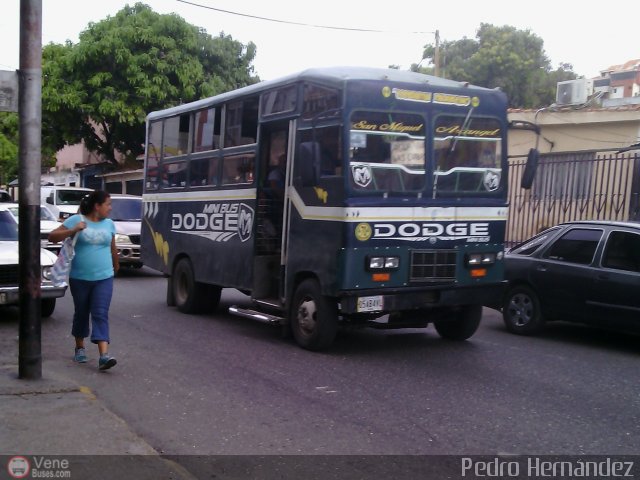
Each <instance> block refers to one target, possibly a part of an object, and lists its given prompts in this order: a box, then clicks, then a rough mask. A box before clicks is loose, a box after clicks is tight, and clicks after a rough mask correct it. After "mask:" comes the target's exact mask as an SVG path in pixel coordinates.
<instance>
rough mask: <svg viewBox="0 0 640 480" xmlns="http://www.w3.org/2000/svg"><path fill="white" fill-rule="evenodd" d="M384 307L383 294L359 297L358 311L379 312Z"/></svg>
mask: <svg viewBox="0 0 640 480" xmlns="http://www.w3.org/2000/svg"><path fill="white" fill-rule="evenodd" d="M383 309H384V301H383V296H382V295H376V296H375V297H358V312H378V311H380V310H383Z"/></svg>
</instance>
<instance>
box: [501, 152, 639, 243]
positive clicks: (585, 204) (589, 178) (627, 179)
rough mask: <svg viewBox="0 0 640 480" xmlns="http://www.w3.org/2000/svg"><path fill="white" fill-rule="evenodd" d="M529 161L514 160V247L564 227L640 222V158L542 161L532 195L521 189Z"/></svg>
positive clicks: (584, 156) (561, 156) (571, 156)
mask: <svg viewBox="0 0 640 480" xmlns="http://www.w3.org/2000/svg"><path fill="white" fill-rule="evenodd" d="M525 161H526V160H525V159H523V158H517V159H510V161H509V162H510V173H509V176H510V180H509V183H510V194H509V219H508V221H507V232H506V243H507V245H508V246H512V245H514V244H516V243H518V242H521V241H523V240H525V239H527V238H528V237H530V236H532V235H534V234H536V233H538V232H540V231H541V230H544V229H545V228H547V227H551V226H553V225H556V224H558V223H561V222H568V221H573V220H621V221H627V220H633V221H640V154H638V153H637V151H635V152H631V153H625V154H611V153H602V152H598V151H588V152H567V153H550V154H543V155H540V161H539V163H538V170H537V172H536V177H535V180H534V182H533V186H532V188H531V189H530V190H524V189H522V188H520V179H521V178H522V172H523V170H524V166H525Z"/></svg>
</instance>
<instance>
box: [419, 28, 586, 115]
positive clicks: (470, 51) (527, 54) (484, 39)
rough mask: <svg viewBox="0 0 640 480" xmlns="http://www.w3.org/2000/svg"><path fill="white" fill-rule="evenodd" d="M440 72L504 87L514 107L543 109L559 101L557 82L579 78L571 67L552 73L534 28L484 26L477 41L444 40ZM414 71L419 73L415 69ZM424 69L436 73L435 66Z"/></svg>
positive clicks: (427, 55)
mask: <svg viewBox="0 0 640 480" xmlns="http://www.w3.org/2000/svg"><path fill="white" fill-rule="evenodd" d="M435 53H436V50H435V45H433V44H430V45H426V46H425V50H424V53H423V59H429V60H430V62H431V64H432V65H433V61H434V58H435ZM440 59H441V61H440V70H441V75H442V76H444V77H446V78H452V79H455V80H460V81H466V82H469V83H472V84H474V85H479V86H482V87H487V88H500V89H501V90H502V91H504V92H505V93H506V94H507V96H508V98H509V105H510V106H511V107H514V108H538V107H542V106H548V105H550V104H552V103H553V102H554V101H555V92H556V83H557V82H560V81H563V80H570V79H574V78H576V74H575V73H574V72H573V67H572V66H571V65H570V64H561V65H560V66H559V67H558V68H557V69H556V70H555V71H552V69H551V65H550V62H549V59H548V58H547V56H546V55H545V53H544V42H543V40H542V39H541V38H540V37H538V36H537V35H535V34H533V33H532V32H531V31H529V30H518V29H516V28H514V27H510V26H502V27H496V26H493V25H490V24H486V23H483V24H481V25H480V28H479V29H478V32H477V35H476V39H475V40H474V39H469V38H466V37H465V38H463V39H461V40H456V41H445V42H443V43H442V45H441V46H440ZM412 69H413V70H418V69H419V68H418V66H417V65H414V66H413V67H412ZM422 71H426V72H427V73H433V71H434V68H433V67H431V68H425V69H422Z"/></svg>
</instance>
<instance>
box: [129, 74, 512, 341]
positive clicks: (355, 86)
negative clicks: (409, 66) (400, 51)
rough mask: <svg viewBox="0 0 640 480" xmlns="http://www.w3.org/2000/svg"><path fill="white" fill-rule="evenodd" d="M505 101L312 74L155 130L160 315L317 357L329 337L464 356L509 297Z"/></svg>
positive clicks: (437, 86)
mask: <svg viewBox="0 0 640 480" xmlns="http://www.w3.org/2000/svg"><path fill="white" fill-rule="evenodd" d="M507 127H508V125H507V99H506V96H505V94H504V93H502V92H500V91H499V90H494V89H486V88H480V87H475V86H472V85H469V84H467V83H462V82H457V81H452V80H446V79H442V78H438V77H432V76H427V75H423V74H418V73H413V72H406V71H399V70H386V69H370V68H322V69H310V70H306V71H303V72H301V73H297V74H295V75H291V76H288V77H284V78H281V79H277V80H272V81H266V82H262V83H259V84H256V85H251V86H248V87H245V88H241V89H238V90H235V91H232V92H228V93H224V94H221V95H218V96H215V97H211V98H207V99H203V100H199V101H196V102H193V103H189V104H185V105H180V106H177V107H173V108H169V109H166V110H163V111H158V112H153V113H150V114H149V115H148V117H147V142H146V155H145V157H146V158H145V180H144V196H143V197H144V221H143V228H142V247H141V248H142V260H143V262H144V264H145V265H148V266H150V267H151V268H154V269H157V270H159V271H161V272H163V273H164V274H166V275H167V277H168V282H167V303H168V305H169V306H176V307H177V308H178V309H179V310H180V311H182V312H185V313H196V312H207V311H212V310H213V309H215V308H216V307H217V305H218V302H219V299H220V290H221V289H222V288H227V287H230V288H236V289H238V290H240V291H242V292H244V293H246V294H248V295H250V296H251V299H252V301H253V307H252V308H250V309H247V308H235V307H234V308H231V309H230V311H231V312H233V313H235V314H238V315H242V316H247V317H251V318H256V319H259V320H263V321H268V322H274V323H278V324H281V325H282V326H283V327H284V328H285V329H286V331H290V332H292V333H293V336H294V337H295V339H296V341H297V342H298V344H299V345H300V346H302V347H304V348H307V349H311V350H316V349H322V348H326V347H328V346H329V345H330V344H331V342H332V341H333V339H334V337H335V335H336V332H337V330H338V328H339V326H340V325H352V326H369V327H375V328H407V327H412V328H413V327H426V326H427V325H428V324H429V323H433V324H434V326H435V329H436V330H437V332H438V333H439V334H440V335H441V336H442V337H444V338H449V339H456V340H464V339H467V338H469V337H470V336H472V335H473V333H474V332H475V331H476V329H477V327H478V324H479V322H480V318H481V313H482V307H481V306H482V305H483V304H487V302H488V301H489V299H491V298H498V297H499V296H500V294H501V291H502V288H503V263H502V260H503V248H504V236H505V225H506V220H507V187H508V171H507Z"/></svg>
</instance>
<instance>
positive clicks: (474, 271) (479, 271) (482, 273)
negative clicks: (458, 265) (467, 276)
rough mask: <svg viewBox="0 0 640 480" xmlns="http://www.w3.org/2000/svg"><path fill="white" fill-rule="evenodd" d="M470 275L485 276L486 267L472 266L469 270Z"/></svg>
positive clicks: (475, 276)
mask: <svg viewBox="0 0 640 480" xmlns="http://www.w3.org/2000/svg"><path fill="white" fill-rule="evenodd" d="M471 276H472V277H474V278H478V277H486V276H487V269H486V268H474V269H472V270H471Z"/></svg>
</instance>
